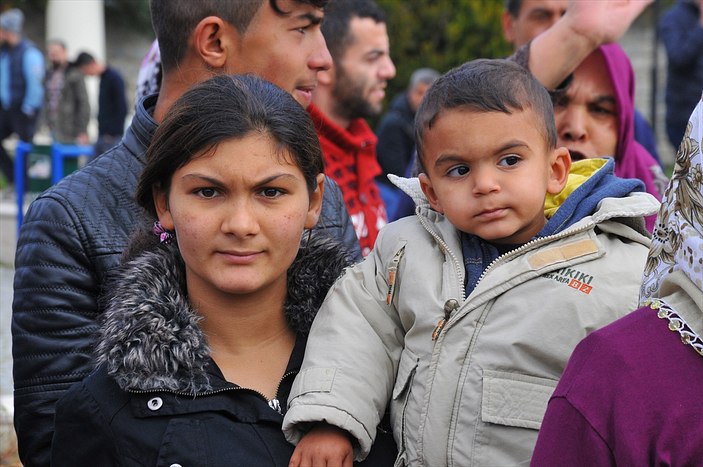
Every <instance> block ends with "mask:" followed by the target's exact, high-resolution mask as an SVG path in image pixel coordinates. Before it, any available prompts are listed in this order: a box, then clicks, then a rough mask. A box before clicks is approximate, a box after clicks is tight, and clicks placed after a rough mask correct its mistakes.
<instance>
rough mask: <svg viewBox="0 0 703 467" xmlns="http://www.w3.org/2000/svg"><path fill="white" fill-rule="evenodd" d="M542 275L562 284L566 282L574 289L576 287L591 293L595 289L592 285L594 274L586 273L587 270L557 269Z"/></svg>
mask: <svg viewBox="0 0 703 467" xmlns="http://www.w3.org/2000/svg"><path fill="white" fill-rule="evenodd" d="M542 277H544V278H545V279H554V280H555V281H557V282H559V283H561V284H566V285H568V286H569V287H571V288H572V289H576V290H578V291H579V292H583V293H585V294H590V293H591V290H593V286H592V285H591V282H593V276H592V275H590V274H586V273H585V272H581V271H579V270H578V269H574V268H562V269H557V270H556V271H552V272H548V273H547V274H543V275H542Z"/></svg>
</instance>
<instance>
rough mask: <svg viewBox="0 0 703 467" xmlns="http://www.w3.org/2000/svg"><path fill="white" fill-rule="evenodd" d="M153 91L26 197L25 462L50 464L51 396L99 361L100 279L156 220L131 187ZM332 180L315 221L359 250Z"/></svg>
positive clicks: (16, 356)
mask: <svg viewBox="0 0 703 467" xmlns="http://www.w3.org/2000/svg"><path fill="white" fill-rule="evenodd" d="M155 104H156V96H155V95H154V96H149V97H147V98H145V99H143V100H142V101H141V102H140V104H139V105H138V106H137V111H136V114H135V116H134V118H133V120H132V124H131V126H130V127H129V128H128V129H127V131H126V132H125V136H124V138H123V140H122V142H121V143H120V144H119V145H117V146H116V147H115V148H113V149H111V150H109V151H107V152H105V153H104V154H102V155H101V156H99V157H97V158H95V159H94V160H93V161H92V162H91V163H90V164H88V165H87V166H86V167H84V168H83V169H82V170H80V171H78V172H76V173H75V174H73V175H71V176H69V177H67V178H65V179H63V180H62V181H61V182H60V183H58V184H57V185H55V186H53V187H52V188H50V189H49V190H47V191H46V192H44V193H43V194H42V195H41V196H39V197H38V198H37V199H36V200H35V201H34V202H33V203H32V204H31V206H30V207H29V210H28V212H27V215H26V217H25V221H24V224H23V225H22V230H21V232H20V235H19V239H18V243H17V251H16V255H15V279H14V299H13V304H12V353H13V376H14V385H15V393H14V404H15V414H14V423H15V430H16V432H17V439H18V446H19V454H20V459H21V460H22V462H23V463H24V465H25V466H26V467H33V466H39V465H48V464H49V447H50V443H51V433H52V430H53V416H54V405H55V403H56V401H57V400H58V399H59V397H61V395H62V394H63V393H64V392H65V391H66V390H67V389H68V388H69V386H71V385H72V384H73V383H76V382H78V381H80V380H81V379H83V378H84V377H85V376H87V375H88V374H89V373H90V372H91V370H92V368H93V361H92V355H93V346H94V343H95V337H96V336H95V333H96V331H97V329H98V326H97V318H98V317H99V315H100V314H101V309H100V307H99V306H98V296H99V295H100V294H101V285H102V284H103V282H104V281H105V279H106V278H107V277H108V276H109V275H110V273H111V271H113V270H114V269H115V268H116V267H117V266H118V265H119V262H120V257H121V254H122V251H123V250H124V248H125V246H126V245H127V243H128V239H129V236H130V234H131V232H132V231H133V230H134V229H135V228H136V227H138V226H141V225H144V223H147V224H148V223H150V222H151V220H150V219H147V218H146V215H145V213H144V211H143V210H142V209H141V208H140V207H139V206H138V205H137V204H136V202H135V201H134V198H133V192H134V189H135V187H136V184H137V181H138V178H139V174H140V172H141V170H142V167H143V165H144V154H145V152H146V148H147V146H148V145H149V142H150V141H151V138H152V136H153V134H154V131H155V130H156V128H157V124H156V122H155V121H154V120H153V119H152V118H151V113H152V112H153V108H154V105H155ZM333 183H334V182H332V181H329V180H328V181H327V183H326V185H325V196H324V201H323V207H322V211H323V212H322V215H321V217H320V221H319V223H318V230H319V231H321V232H325V233H328V234H329V235H332V236H334V237H336V238H338V239H343V241H344V245H345V246H347V247H348V248H350V249H352V250H351V251H353V253H352V256H353V257H354V259H359V258H360V257H361V253H360V250H359V245H358V241H357V239H356V235H355V234H354V230H353V227H352V224H351V221H350V219H349V215H348V214H347V211H346V208H345V207H344V200H343V198H342V195H341V192H340V190H339V187H337V186H336V185H334V184H333Z"/></svg>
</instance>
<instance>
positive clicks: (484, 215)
mask: <svg viewBox="0 0 703 467" xmlns="http://www.w3.org/2000/svg"><path fill="white" fill-rule="evenodd" d="M505 210H506V208H490V209H484V210H482V211H481V212H479V213H478V214H476V217H479V218H481V219H485V220H491V219H496V218H499V217H502V216H503V214H504V213H505Z"/></svg>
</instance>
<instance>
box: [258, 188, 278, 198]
mask: <svg viewBox="0 0 703 467" xmlns="http://www.w3.org/2000/svg"><path fill="white" fill-rule="evenodd" d="M261 194H262V195H263V196H264V197H265V198H278V197H279V196H281V195H282V194H283V191H281V190H279V189H278V188H264V189H263V190H261Z"/></svg>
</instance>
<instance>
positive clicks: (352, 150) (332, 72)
mask: <svg viewBox="0 0 703 467" xmlns="http://www.w3.org/2000/svg"><path fill="white" fill-rule="evenodd" d="M322 33H323V35H324V36H325V40H326V42H327V47H328V48H329V50H330V54H331V55H332V62H333V66H332V68H331V69H329V70H324V71H320V72H319V73H318V77H317V80H318V87H317V88H316V89H315V92H314V93H313V105H311V106H310V107H308V112H310V115H311V116H312V119H313V122H314V123H315V128H316V129H317V134H318V136H319V137H320V143H321V144H322V152H323V155H324V158H325V173H326V174H327V176H329V177H331V178H332V179H334V180H335V181H336V182H337V184H339V186H340V188H341V189H342V193H343V194H344V201H345V203H346V205H347V210H348V211H349V215H350V216H351V219H352V222H353V224H354V229H355V230H356V234H357V236H358V237H359V243H360V244H361V251H362V253H363V254H364V256H366V255H367V254H368V253H369V252H370V251H371V249H372V248H373V244H374V241H375V240H376V235H377V234H378V231H379V230H380V229H381V227H383V226H384V225H385V224H386V222H387V215H386V208H385V206H384V204H383V200H382V199H381V195H380V192H379V190H378V187H377V186H376V183H375V181H374V177H376V175H378V174H379V173H381V169H380V167H379V165H378V162H377V161H376V136H375V135H374V133H373V131H372V130H371V128H370V127H369V126H368V125H367V123H366V121H365V120H364V119H365V118H367V117H374V116H376V115H379V114H380V113H381V110H382V104H383V98H384V97H385V95H386V93H385V89H386V82H387V81H388V80H389V79H391V78H393V77H394V76H395V66H394V65H393V62H392V61H391V58H390V54H389V39H388V32H387V31H386V20H385V15H384V12H383V11H382V10H381V9H380V8H379V7H378V6H377V5H376V4H375V3H374V2H373V0H334V2H330V4H329V5H328V6H327V8H326V9H325V21H324V23H322Z"/></svg>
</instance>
